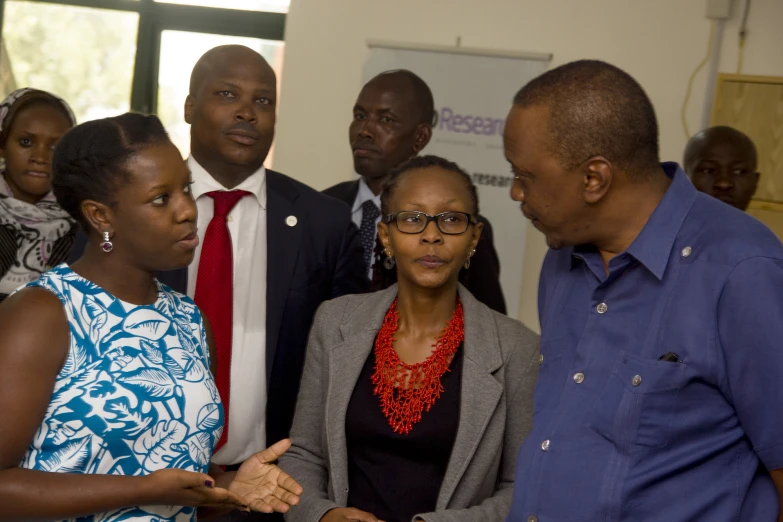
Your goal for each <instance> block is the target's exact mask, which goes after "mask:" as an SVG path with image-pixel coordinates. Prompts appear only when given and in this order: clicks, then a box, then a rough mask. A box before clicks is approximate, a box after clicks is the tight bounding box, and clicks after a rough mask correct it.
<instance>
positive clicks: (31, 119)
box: [0, 88, 76, 302]
mask: <svg viewBox="0 0 783 522" xmlns="http://www.w3.org/2000/svg"><path fill="white" fill-rule="evenodd" d="M75 124H76V119H75V118H74V116H73V112H71V109H70V107H68V104H66V103H65V101H63V100H61V99H60V98H58V97H56V96H54V95H53V94H49V93H48V92H44V91H39V90H36V89H29V88H28V89H19V90H17V91H14V92H13V93H11V95H9V96H8V97H7V98H6V99H5V100H4V101H3V102H2V103H0V177H2V179H0V302H2V301H3V300H4V299H5V298H6V296H7V295H8V294H10V293H11V292H13V291H14V290H16V289H17V288H19V287H20V286H23V285H25V284H27V283H29V282H30V281H33V280H35V279H37V278H38V277H39V276H40V275H41V274H42V273H44V272H45V271H46V270H48V269H49V268H50V267H52V266H55V265H57V264H59V263H60V262H62V261H65V259H66V257H67V256H68V253H69V251H70V249H71V245H72V244H73V239H74V235H75V232H76V224H75V221H73V219H71V217H70V216H69V215H68V213H67V212H65V211H64V210H63V209H62V208H60V205H58V204H57V202H56V201H55V199H54V196H53V195H52V192H51V188H52V154H53V151H54V146H55V144H56V143H57V141H58V140H59V139H60V138H61V137H62V136H63V134H65V133H66V132H67V131H68V129H70V128H71V127H73V126H74V125H75Z"/></svg>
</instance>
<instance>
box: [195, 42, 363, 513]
mask: <svg viewBox="0 0 783 522" xmlns="http://www.w3.org/2000/svg"><path fill="white" fill-rule="evenodd" d="M276 97H277V93H276V81H275V73H274V71H273V70H272V68H271V67H269V65H268V64H267V63H266V61H265V60H264V59H263V57H261V55H259V54H258V53H256V52H255V51H253V50H251V49H249V48H247V47H242V46H222V47H217V48H215V49H212V50H211V51H209V52H207V53H206V54H205V55H204V56H203V57H202V58H201V59H200V60H199V62H198V63H197V64H196V66H195V68H194V70H193V75H192V77H191V84H190V95H189V96H188V98H187V101H186V103H185V119H186V121H187V122H188V123H189V124H190V125H191V156H190V158H189V159H188V166H189V167H190V170H191V173H192V179H193V187H192V193H193V197H194V198H195V199H196V204H197V206H198V211H199V216H198V234H199V239H200V240H201V243H200V246H199V248H198V249H197V250H196V255H195V260H194V262H193V264H192V265H191V266H190V267H189V270H188V273H187V293H188V295H190V296H194V299H195V301H196V304H198V305H199V307H200V309H201V310H202V312H203V313H204V314H205V315H206V316H207V318H208V319H209V320H210V323H211V325H212V331H213V335H214V337H215V344H216V348H217V357H218V369H217V375H216V376H215V380H216V383H217V386H218V390H219V392H220V395H221V398H222V400H223V403H224V408H225V410H226V415H225V418H226V427H225V429H224V436H223V437H222V438H221V440H220V441H219V442H218V445H217V447H216V452H215V454H214V457H213V461H214V462H215V463H216V464H221V465H224V466H232V465H235V464H238V463H241V462H242V461H243V460H244V459H246V458H247V457H248V456H250V455H252V454H253V453H255V452H257V451H259V450H261V449H264V448H266V447H267V443H273V442H275V441H276V440H278V439H280V438H284V437H287V436H288V431H289V430H290V426H291V420H292V418H293V412H294V406H295V403H296V395H297V391H298V387H299V381H300V379H301V371H302V365H303V363H304V352H305V347H306V342H307V333H308V331H309V329H310V326H311V323H312V320H313V316H314V314H315V311H316V309H317V307H318V305H319V304H320V303H321V302H323V301H324V300H327V299H331V298H334V297H338V296H340V295H344V294H348V293H358V292H363V291H366V290H367V288H368V286H369V281H368V279H367V276H366V271H365V270H364V269H363V258H362V248H361V244H360V242H359V237H358V230H357V228H356V226H355V225H354V224H353V222H352V221H351V216H350V209H349V208H348V206H347V205H345V204H343V203H342V202H339V201H337V200H335V199H333V198H330V197H328V196H325V195H322V194H319V193H318V192H316V191H315V190H313V189H311V188H309V187H307V186H305V185H303V184H301V183H299V182H297V181H295V180H293V179H291V178H289V177H287V176H284V175H282V174H280V173H277V172H274V171H272V170H268V169H265V168H264V166H263V162H264V160H265V159H266V156H267V153H268V152H269V148H270V147H271V145H272V140H273V138H274V126H275V117H276V116H275V109H276ZM242 520H249V519H248V518H247V517H246V516H244V515H243V518H242Z"/></svg>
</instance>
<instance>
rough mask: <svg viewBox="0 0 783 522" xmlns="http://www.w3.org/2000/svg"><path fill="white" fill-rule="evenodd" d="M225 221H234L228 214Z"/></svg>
mask: <svg viewBox="0 0 783 522" xmlns="http://www.w3.org/2000/svg"><path fill="white" fill-rule="evenodd" d="M226 221H228V222H231V221H234V218H233V217H231V216H228V217H227V218H226Z"/></svg>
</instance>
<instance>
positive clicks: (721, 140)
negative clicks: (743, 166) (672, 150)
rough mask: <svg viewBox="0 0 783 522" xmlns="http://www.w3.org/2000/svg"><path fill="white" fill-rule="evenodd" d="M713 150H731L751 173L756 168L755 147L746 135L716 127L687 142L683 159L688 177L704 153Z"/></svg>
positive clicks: (723, 127)
mask: <svg viewBox="0 0 783 522" xmlns="http://www.w3.org/2000/svg"><path fill="white" fill-rule="evenodd" d="M714 148H720V149H732V150H733V151H735V152H736V155H737V157H741V158H742V159H744V160H745V161H746V162H747V163H748V165H749V166H750V169H751V170H753V171H755V170H756V168H757V166H758V159H757V155H756V146H755V145H754V144H753V141H751V139H750V138H749V137H748V136H747V134H745V133H744V132H740V131H738V130H737V129H734V128H732V127H725V126H718V127H710V128H709V129H704V130H703V131H701V132H699V133H698V134H696V135H695V136H693V137H692V138H691V139H690V140H689V141H688V145H686V146H685V154H684V157H683V165H684V167H685V171H686V172H687V173H688V174H689V175H690V174H691V170H692V167H695V166H696V162H697V161H698V160H699V159H700V158H701V157H702V156H703V154H704V152H705V151H707V152H708V151H710V150H711V149H714Z"/></svg>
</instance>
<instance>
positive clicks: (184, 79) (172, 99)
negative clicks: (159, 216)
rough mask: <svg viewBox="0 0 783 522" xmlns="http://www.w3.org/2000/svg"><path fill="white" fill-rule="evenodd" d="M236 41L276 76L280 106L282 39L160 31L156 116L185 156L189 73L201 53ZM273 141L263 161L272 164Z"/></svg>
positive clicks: (187, 129)
mask: <svg viewBox="0 0 783 522" xmlns="http://www.w3.org/2000/svg"><path fill="white" fill-rule="evenodd" d="M228 44H238V45H244V46H246V47H250V48H251V49H253V50H255V51H258V52H259V53H260V54H261V55H262V56H263V57H264V58H265V59H266V61H267V62H269V65H271V66H272V69H274V71H275V74H276V75H277V104H278V106H280V77H281V75H282V73H283V48H284V47H283V46H284V44H283V42H279V41H270V40H260V39H258V38H242V37H239V36H224V35H215V34H205V33H189V32H183V31H163V35H162V36H161V41H160V70H159V72H158V117H160V119H161V121H162V122H163V125H165V126H166V130H168V131H169V135H170V136H171V140H172V141H173V142H174V144H175V145H176V146H177V147H179V150H180V151H181V152H182V155H183V156H184V157H187V156H188V155H189V154H190V125H188V124H187V123H186V122H185V114H184V107H185V98H187V96H188V90H189V87H190V73H191V71H193V66H194V65H196V62H197V61H198V59H199V58H201V56H202V55H203V54H204V53H205V52H207V51H209V50H210V49H212V48H213V47H217V46H218V45H228ZM274 150H275V149H274V144H273V145H272V149H271V150H270V151H269V155H268V156H267V158H266V162H265V164H266V165H267V166H268V167H271V166H272V157H273V155H274Z"/></svg>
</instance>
